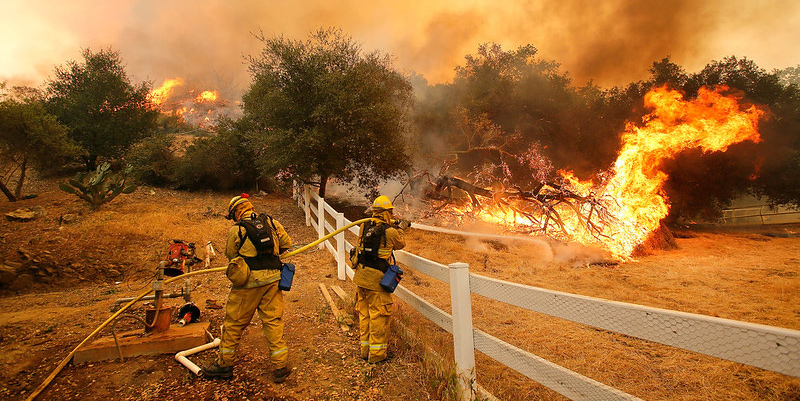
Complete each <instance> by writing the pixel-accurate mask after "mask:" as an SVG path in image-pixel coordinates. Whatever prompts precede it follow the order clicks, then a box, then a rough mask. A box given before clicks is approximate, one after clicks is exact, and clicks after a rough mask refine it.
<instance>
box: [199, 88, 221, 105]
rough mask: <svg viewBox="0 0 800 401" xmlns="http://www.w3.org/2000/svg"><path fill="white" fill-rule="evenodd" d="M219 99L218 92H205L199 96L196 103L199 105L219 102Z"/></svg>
mask: <svg viewBox="0 0 800 401" xmlns="http://www.w3.org/2000/svg"><path fill="white" fill-rule="evenodd" d="M217 97H219V94H218V93H217V91H203V93H201V94H199V95H197V97H196V98H195V99H194V101H195V102H197V103H203V102H213V101H216V100H217Z"/></svg>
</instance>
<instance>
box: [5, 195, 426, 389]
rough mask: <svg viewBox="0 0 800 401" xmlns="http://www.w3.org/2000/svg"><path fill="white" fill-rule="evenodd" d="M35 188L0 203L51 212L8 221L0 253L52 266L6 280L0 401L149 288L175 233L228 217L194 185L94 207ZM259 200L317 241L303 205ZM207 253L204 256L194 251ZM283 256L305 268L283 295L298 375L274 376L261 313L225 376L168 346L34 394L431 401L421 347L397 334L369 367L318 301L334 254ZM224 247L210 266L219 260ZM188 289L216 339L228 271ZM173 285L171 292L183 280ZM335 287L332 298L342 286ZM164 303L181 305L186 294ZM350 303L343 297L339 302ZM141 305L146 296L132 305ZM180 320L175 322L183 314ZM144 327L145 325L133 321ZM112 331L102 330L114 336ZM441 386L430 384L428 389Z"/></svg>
mask: <svg viewBox="0 0 800 401" xmlns="http://www.w3.org/2000/svg"><path fill="white" fill-rule="evenodd" d="M26 192H28V193H37V194H38V195H39V196H38V197H37V198H34V199H29V200H24V201H20V202H16V203H10V202H1V203H0V212H2V213H3V214H5V213H8V212H9V211H13V210H16V209H17V208H22V207H28V208H33V207H37V206H40V207H42V208H43V209H44V210H45V211H46V213H47V214H46V216H44V217H42V218H39V219H36V220H33V221H30V222H25V223H21V222H13V221H7V220H6V219H5V218H3V219H0V262H1V263H5V262H7V261H10V262H12V263H13V262H23V261H24V260H23V257H22V253H25V254H26V255H28V257H29V258H31V259H36V260H37V261H38V262H37V263H41V264H48V265H50V266H54V267H55V268H56V273H55V274H54V275H52V276H47V277H39V278H37V280H36V281H35V282H34V283H31V284H29V285H26V286H24V287H23V288H21V289H19V290H17V291H11V290H9V289H8V288H7V287H3V288H0V399H2V400H23V399H26V398H27V395H28V394H30V393H31V392H32V391H33V390H34V389H36V388H37V387H38V386H39V385H40V384H41V383H43V382H44V380H45V378H46V377H47V376H48V375H49V374H50V373H51V372H52V371H53V370H54V369H55V368H56V366H57V365H58V364H59V363H60V362H61V361H62V360H63V359H64V357H66V356H67V355H68V354H69V353H70V351H71V350H72V349H73V348H74V347H75V346H77V345H78V344H79V343H80V342H81V341H82V340H83V339H84V338H86V336H88V335H89V334H90V333H91V332H92V331H94V329H95V328H96V327H98V326H99V325H100V324H101V323H103V322H104V321H106V320H107V319H108V318H109V317H110V316H111V314H112V312H111V308H112V306H113V304H114V302H115V301H116V300H117V299H119V298H123V297H133V296H137V295H139V294H141V293H142V292H143V291H144V290H146V289H149V288H151V287H152V285H151V284H150V280H151V279H152V278H153V276H154V273H155V268H156V266H157V265H158V263H159V262H160V261H161V260H163V259H164V258H165V256H166V254H167V249H168V246H169V240H170V239H173V238H178V239H184V240H186V241H193V242H195V243H196V244H198V249H202V248H203V245H204V244H205V243H206V242H207V241H212V243H213V244H214V245H215V247H216V249H217V252H221V250H222V249H221V248H222V247H224V240H225V236H226V235H227V231H228V228H229V227H230V224H231V222H230V221H228V220H225V219H224V217H223V216H224V214H225V213H224V210H225V209H226V207H227V204H228V200H230V197H231V196H234V195H238V193H231V194H215V193H186V192H178V191H170V190H164V189H157V188H155V189H151V188H146V187H143V188H139V189H138V190H137V191H136V192H134V193H133V194H130V195H122V196H120V197H118V198H117V199H114V200H113V201H112V202H111V203H109V204H107V205H104V206H103V207H102V208H101V209H99V210H98V211H95V212H89V211H88V210H87V208H86V207H85V206H84V205H83V204H82V203H81V201H78V200H77V198H74V197H72V196H71V195H67V194H65V193H63V192H60V191H59V190H58V189H56V185H55V182H53V181H45V182H36V183H33V185H32V186H31V187H28V188H27V191H26ZM252 199H253V203H254V204H255V206H256V208H257V210H259V211H265V212H267V213H269V214H270V215H272V216H273V217H274V218H275V219H277V220H279V221H280V222H281V223H282V224H283V225H284V226H285V227H286V229H287V231H288V232H289V233H290V235H291V236H292V237H293V239H294V242H295V244H306V243H309V242H312V241H314V240H315V239H316V236H315V232H314V231H313V230H312V229H311V228H309V227H306V226H305V224H304V223H305V221H304V218H303V215H302V211H301V210H299V209H298V208H297V206H296V205H295V204H294V203H293V202H292V201H291V200H290V199H288V198H286V197H284V196H280V195H267V196H254V197H253V198H252ZM63 214H73V215H77V216H78V217H77V220H76V221H75V222H74V223H70V224H64V225H59V216H61V215H63ZM199 253H200V256H201V257H202V256H203V253H202V251H201V250H199ZM289 261H291V262H292V263H294V264H295V265H296V266H297V273H296V275H295V279H294V283H293V286H292V290H291V291H289V292H288V293H285V299H286V311H285V314H284V321H285V323H286V331H285V338H286V340H287V342H288V345H289V349H290V351H289V363H290V366H292V367H293V372H292V375H291V376H290V377H289V379H288V380H287V381H286V382H285V383H283V384H280V385H276V384H274V383H272V380H271V379H272V371H271V370H272V369H271V367H270V364H269V358H268V355H267V354H268V352H267V351H266V344H265V340H264V337H263V334H262V333H261V329H260V326H261V324H260V321H259V319H257V318H254V319H253V322H252V324H251V325H250V326H249V327H248V328H247V329H246V330H245V333H244V337H243V339H242V342H241V343H240V345H239V351H240V352H238V353H237V366H236V369H235V376H234V378H233V379H232V380H230V381H218V380H203V379H199V378H197V377H195V376H194V375H193V374H192V373H191V372H189V371H188V370H187V369H185V368H184V367H183V366H182V365H180V364H179V363H177V362H176V361H175V359H174V355H173V354H163V355H151V356H138V357H131V358H125V361H124V362H120V361H119V360H110V361H102V362H91V363H82V364H77V365H73V364H69V365H67V366H66V367H65V368H64V370H63V371H61V372H60V373H59V374H58V375H57V376H56V377H55V380H53V381H52V383H50V385H49V386H48V387H47V388H46V389H45V391H44V392H43V393H42V394H41V395H40V396H39V397H38V398H37V400H103V401H107V400H137V401H138V400H175V399H180V400H275V401H278V400H280V401H295V400H342V399H348V400H375V401H379V400H381V401H382V400H387V401H388V400H405V399H413V400H434V399H439V398H438V396H434V395H433V394H437V389H436V387H435V386H438V385H437V384H436V383H430V382H428V380H427V375H426V372H427V371H426V368H425V366H423V365H422V363H421V360H420V358H419V357H418V354H416V353H415V352H414V351H413V350H410V349H408V347H405V346H404V345H403V344H402V343H400V342H398V341H397V340H396V339H395V340H392V341H391V342H390V346H391V347H392V349H393V351H394V354H395V358H394V359H393V362H392V363H391V364H380V365H376V366H372V365H368V364H367V363H366V362H364V361H363V360H361V358H360V357H359V341H358V337H357V334H356V331H357V330H353V329H351V330H350V331H349V332H348V333H343V332H342V331H341V330H340V328H339V325H338V324H337V322H336V320H335V319H334V317H333V315H332V313H331V310H330V307H329V306H328V304H327V302H326V301H325V299H324V298H323V296H322V294H321V292H320V289H319V283H325V284H328V285H340V286H342V287H344V288H345V289H346V291H350V292H354V287H353V286H352V285H351V284H350V285H348V284H349V283H342V282H340V281H338V280H337V279H336V273H335V264H334V262H333V258H332V257H331V256H330V254H328V253H327V252H325V251H319V250H317V249H313V250H311V251H309V252H306V253H303V254H300V255H297V256H295V257H293V258H291V259H290V260H289ZM226 263H227V262H226V261H225V257H224V256H222V255H221V254H220V256H219V257H218V258H217V259H216V260H215V261H214V262H212V264H211V265H212V267H221V266H225V264H226ZM191 282H192V287H191V288H192V300H193V301H194V302H195V303H196V304H197V306H198V307H200V309H201V317H200V323H199V324H204V325H207V324H210V327H211V328H210V331H211V333H212V334H213V335H215V336H219V326H220V324H221V322H222V319H223V317H224V311H223V310H221V309H214V308H209V307H208V305H207V301H213V302H214V303H216V304H219V305H224V304H225V301H226V299H227V294H228V292H229V289H230V282H229V281H228V280H227V279H226V278H225V276H224V275H223V274H222V273H219V272H217V273H210V274H204V275H200V276H197V277H195V278H192V279H191ZM179 287H180V286H179V285H177V284H168V285H167V289H166V290H167V291H168V292H172V291H176V290H178V288H179ZM334 297H335V296H334ZM165 303H166V305H168V306H175V307H180V306H181V305H182V304H183V303H184V301H183V300H182V299H181V298H177V299H167V300H165ZM343 307H344V304H343V303H340V304H339V308H343ZM131 312H132V313H133V314H134V315H138V316H141V317H143V316H144V307H143V306H142V304H141V303H138V304H137V305H136V307H134V308H132V309H131ZM173 321H177V318H175V319H174V320H173ZM119 322H120V323H119V325H118V329H119V331H125V330H141V325H140V324H138V323H136V322H135V321H134V320H132V319H122V320H119ZM137 324H138V326H137ZM111 335H112V334H111V330H110V328H106V329H104V330H103V331H102V332H101V333H100V334H99V335H98V337H105V338H111ZM213 358H214V352H212V351H205V352H203V353H201V354H197V355H193V356H190V357H189V359H190V360H192V361H193V362H195V363H197V364H198V365H202V364H203V363H205V362H209V361H211V360H213ZM432 386H433V387H432Z"/></svg>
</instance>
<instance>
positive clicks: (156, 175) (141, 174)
mask: <svg viewBox="0 0 800 401" xmlns="http://www.w3.org/2000/svg"><path fill="white" fill-rule="evenodd" d="M173 143H174V137H173V136H171V135H158V136H154V137H150V138H146V139H144V140H142V141H140V142H138V143H136V144H135V145H134V146H132V147H131V148H130V149H129V150H128V153H127V155H126V156H125V163H126V164H130V165H131V166H132V167H133V176H134V177H135V178H136V179H137V180H138V181H139V182H141V183H146V184H150V185H154V186H162V187H163V186H170V185H173V184H174V183H175V179H174V171H175V168H176V164H177V162H178V158H177V156H176V155H175V152H174V151H173V150H172V146H173Z"/></svg>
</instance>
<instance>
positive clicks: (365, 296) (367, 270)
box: [353, 196, 410, 363]
mask: <svg viewBox="0 0 800 401" xmlns="http://www.w3.org/2000/svg"><path fill="white" fill-rule="evenodd" d="M393 210H394V207H393V206H392V202H391V201H390V200H389V198H388V197H386V196H379V197H378V198H377V199H375V201H374V202H373V204H372V217H373V218H376V219H379V220H380V221H379V222H367V223H364V224H362V225H361V235H360V237H359V241H358V246H357V248H356V250H357V252H356V253H355V256H354V260H353V266H354V269H355V275H354V276H353V283H354V284H355V285H356V286H358V287H357V289H356V310H357V311H358V318H359V327H360V337H361V357H362V358H363V359H365V360H367V361H368V362H370V363H376V362H380V361H383V360H385V359H386V358H387V352H388V342H389V322H390V319H391V316H392V313H391V312H392V311H391V308H392V303H393V302H392V294H390V293H388V292H386V291H385V290H384V289H383V288H381V286H380V281H381V278H383V275H384V273H385V272H386V268H388V266H389V264H390V263H389V259H390V258H391V257H392V251H393V250H395V249H402V248H403V247H405V246H406V242H405V239H404V238H403V230H404V229H406V228H408V226H409V224H410V223H409V222H408V221H405V220H404V221H402V222H400V224H399V225H397V226H393V225H392V212H393Z"/></svg>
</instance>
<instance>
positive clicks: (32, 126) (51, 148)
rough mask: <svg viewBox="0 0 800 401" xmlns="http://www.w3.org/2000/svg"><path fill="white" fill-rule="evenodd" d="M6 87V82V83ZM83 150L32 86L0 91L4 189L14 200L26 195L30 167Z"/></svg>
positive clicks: (0, 180)
mask: <svg viewBox="0 0 800 401" xmlns="http://www.w3.org/2000/svg"><path fill="white" fill-rule="evenodd" d="M3 87H4V85H3ZM79 154H81V148H80V147H79V146H78V145H77V144H76V143H75V142H74V141H72V139H70V137H69V135H68V130H67V128H66V127H65V126H63V125H62V124H60V123H59V122H58V120H57V119H56V117H55V116H53V115H51V114H48V113H47V111H46V110H45V107H44V104H43V101H42V96H41V95H40V94H39V93H38V92H37V91H36V90H35V89H32V88H26V87H18V88H13V89H12V90H11V93H5V91H3V93H0V169H2V171H0V191H2V192H3V194H4V195H5V196H6V197H7V198H8V200H10V201H12V202H13V201H16V200H19V199H20V198H21V197H22V187H23V184H24V183H25V179H26V178H27V176H28V172H29V169H30V168H31V167H34V168H40V169H41V168H48V167H53V166H54V164H57V163H58V162H59V161H65V160H66V159H67V158H70V157H75V156H77V155H79Z"/></svg>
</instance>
